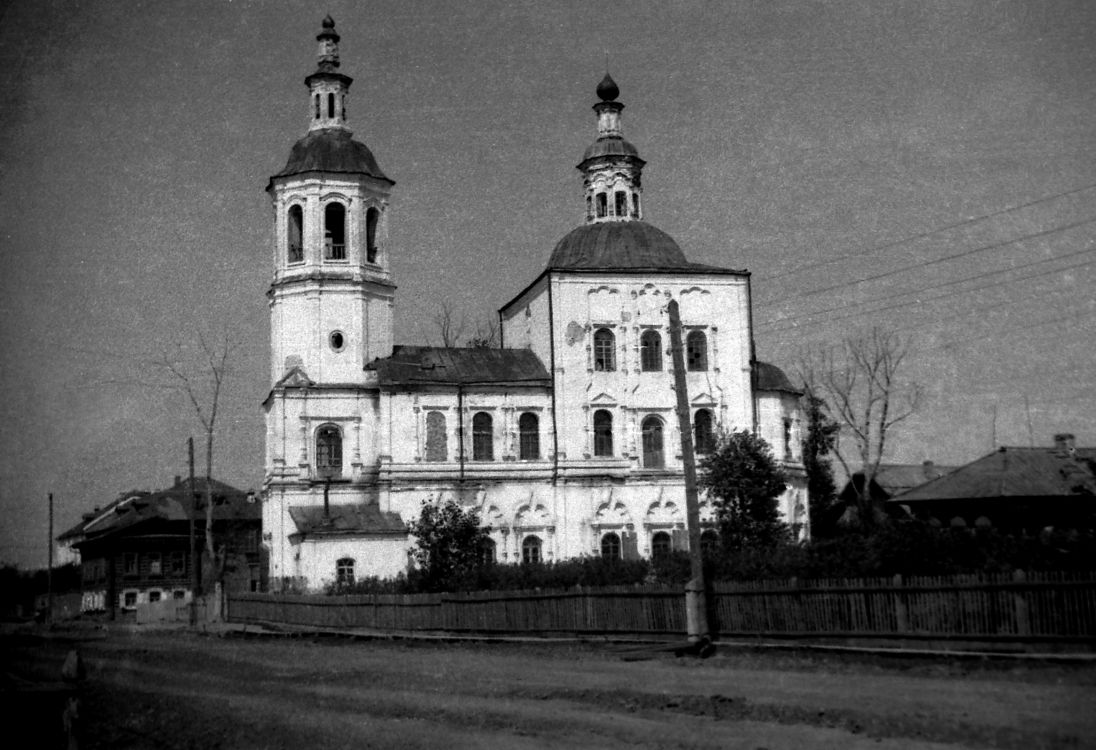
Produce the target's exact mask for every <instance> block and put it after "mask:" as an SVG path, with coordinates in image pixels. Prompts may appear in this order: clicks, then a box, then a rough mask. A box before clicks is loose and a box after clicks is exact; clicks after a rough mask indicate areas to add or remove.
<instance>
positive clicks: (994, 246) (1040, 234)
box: [761, 217, 1096, 308]
mask: <svg viewBox="0 0 1096 750" xmlns="http://www.w3.org/2000/svg"><path fill="white" fill-rule="evenodd" d="M1094 221H1096V217H1093V218H1088V219H1083V220H1081V221H1075V222H1073V223H1072V224H1064V225H1062V226H1059V227H1053V228H1051V229H1045V230H1043V231H1041V232H1035V233H1033V234H1026V235H1024V236H1023V237H1017V238H1015V239H1011V240H1002V241H1001V242H994V243H992V244H989V245H982V246H981V247H976V248H972V249H970V250H963V251H962V252H958V253H954V254H952V255H945V256H943V257H940V258H933V259H932V260H926V261H922V262H921V263H918V264H916V265H912V266H903V267H902V268H894V269H891V270H890V271H884V272H883V273H878V274H876V275H874V276H867V277H865V278H863V279H854V280H851V281H846V282H843V283H841V284H834V285H832V286H827V287H822V288H819V289H811V290H809V291H806V292H801V293H800V294H799V296H800V297H814V296H816V295H819V294H825V293H826V292H832V291H835V290H837V289H843V288H846V287H849V286H853V285H855V284H864V283H866V282H869V281H878V280H879V279H885V278H887V277H888V276H895V275H897V274H900V273H905V272H906V271H917V270H921V269H923V268H925V267H926V266H934V265H936V264H938V263H946V262H948V261H951V260H956V259H957V258H965V257H968V256H971V255H974V254H975V253H981V252H985V251H986V250H995V249H997V248H999V247H1005V246H1006V245H1013V244H1015V243H1017V242H1023V241H1025V240H1033V239H1038V238H1039V237H1046V236H1048V235H1051V234H1056V233H1058V232H1065V231H1069V230H1070V229H1076V228H1077V227H1081V226H1084V225H1085V224H1091V223H1093V222H1094ZM775 304H777V303H773V304H772V305H762V306H761V307H762V308H764V307H772V306H774V305H775Z"/></svg>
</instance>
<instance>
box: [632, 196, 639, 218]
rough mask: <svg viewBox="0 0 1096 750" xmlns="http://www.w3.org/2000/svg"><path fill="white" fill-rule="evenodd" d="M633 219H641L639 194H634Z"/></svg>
mask: <svg viewBox="0 0 1096 750" xmlns="http://www.w3.org/2000/svg"><path fill="white" fill-rule="evenodd" d="M632 217H633V218H636V219H638V218H639V193H632Z"/></svg>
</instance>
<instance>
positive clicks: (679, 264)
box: [548, 221, 726, 271]
mask: <svg viewBox="0 0 1096 750" xmlns="http://www.w3.org/2000/svg"><path fill="white" fill-rule="evenodd" d="M548 267H549V268H559V269H563V268H575V269H621V268H628V269H650V270H652V271H660V270H671V269H672V270H682V271H725V270H726V269H723V268H717V267H716V266H708V265H704V264H702V263H690V262H689V261H688V260H686V258H685V253H684V252H682V250H681V248H680V247H679V246H678V244H677V242H675V241H674V238H673V237H671V236H670V235H668V234H666V233H665V232H663V231H662V230H661V229H658V228H656V227H653V226H651V225H650V224H648V223H647V222H645V221H601V222H595V223H593V224H583V225H582V226H580V227H577V228H575V229H573V230H571V231H570V232H569V233H568V234H567V235H566V236H565V237H564V238H563V239H562V240H560V241H559V242H558V243H557V244H556V247H555V249H554V250H552V257H551V259H550V260H549V261H548Z"/></svg>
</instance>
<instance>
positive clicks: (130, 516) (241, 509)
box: [58, 478, 262, 546]
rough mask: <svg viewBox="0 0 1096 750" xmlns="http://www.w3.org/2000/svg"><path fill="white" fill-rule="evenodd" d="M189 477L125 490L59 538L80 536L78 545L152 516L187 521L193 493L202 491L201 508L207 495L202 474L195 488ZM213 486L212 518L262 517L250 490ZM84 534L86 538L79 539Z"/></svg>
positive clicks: (215, 483)
mask: <svg viewBox="0 0 1096 750" xmlns="http://www.w3.org/2000/svg"><path fill="white" fill-rule="evenodd" d="M190 486H191V485H190V480H189V479H186V480H183V481H181V482H179V483H178V484H176V485H174V486H172V487H169V488H167V489H163V490H157V491H155V492H144V491H142V492H132V493H125V494H124V495H122V496H121V497H119V498H118V499H117V500H115V501H113V502H112V503H110V504H109V505H107V506H106V507H105V508H102V509H100V510H99V511H98V512H93V513H87V514H85V515H84V519H83V520H82V521H81V522H80V523H79V524H77V525H76V526H74V527H72V528H71V529H69V530H68V531H66V532H65V533H64V534H62V535H61V536H59V537H58V540H65V539H77V540H78V541H76V542H75V545H76V546H79V545H80V544H81V543H83V541H88V540H91V539H101V538H103V537H105V536H108V535H110V534H116V533H118V532H120V531H123V530H125V529H129V528H132V527H133V526H136V525H138V524H141V523H144V522H146V521H151V520H163V521H187V520H189V518H190V515H189V507H190V506H189V503H190V497H191V496H192V495H193V494H195V493H196V494H198V495H199V508H202V507H204V506H203V505H202V498H204V496H205V491H206V481H205V479H202V478H196V479H195V480H194V489H193V490H191V489H190ZM210 488H211V489H212V491H213V502H214V505H213V520H214V521H226V520H259V519H261V518H262V506H261V505H260V504H259V503H257V502H248V501H247V493H246V492H243V491H241V490H238V489H236V488H235V487H232V486H231V485H228V484H225V483H224V482H220V481H218V480H216V479H211V480H210ZM198 517H199V519H200V520H204V519H205V513H204V510H203V511H201V512H200V513H199V516H198ZM80 537H83V539H79V538H80Z"/></svg>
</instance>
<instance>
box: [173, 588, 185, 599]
mask: <svg viewBox="0 0 1096 750" xmlns="http://www.w3.org/2000/svg"><path fill="white" fill-rule="evenodd" d="M171 598H172V599H174V600H175V601H179V600H180V599H186V592H185V591H183V590H182V589H175V590H174V591H172V592H171Z"/></svg>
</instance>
